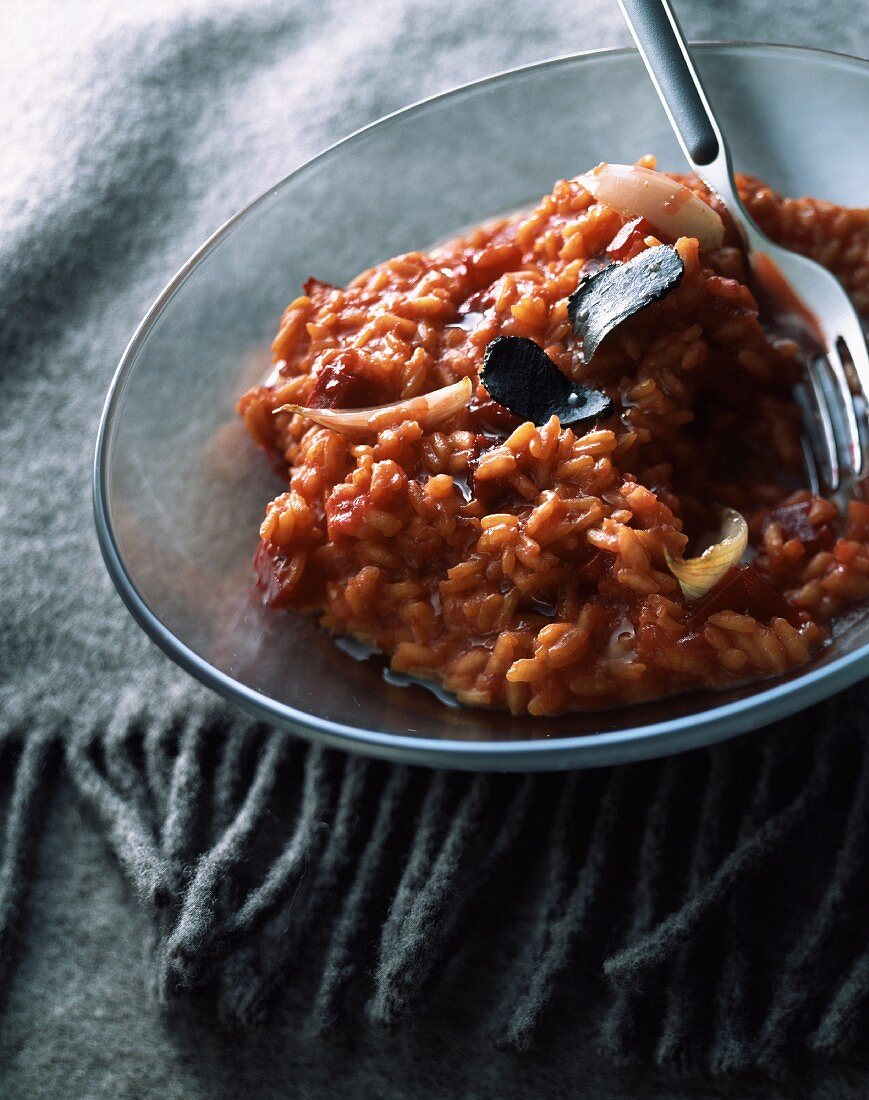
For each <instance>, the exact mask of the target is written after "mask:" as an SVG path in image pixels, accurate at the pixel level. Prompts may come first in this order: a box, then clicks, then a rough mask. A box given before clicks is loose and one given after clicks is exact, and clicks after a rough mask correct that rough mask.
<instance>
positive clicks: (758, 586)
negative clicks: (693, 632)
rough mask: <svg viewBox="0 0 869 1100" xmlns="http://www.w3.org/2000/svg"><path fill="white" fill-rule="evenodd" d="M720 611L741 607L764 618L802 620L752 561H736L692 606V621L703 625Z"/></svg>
mask: <svg viewBox="0 0 869 1100" xmlns="http://www.w3.org/2000/svg"><path fill="white" fill-rule="evenodd" d="M718 611H738V612H740V613H741V614H743V615H753V616H754V618H755V619H758V620H759V621H760V622H763V623H768V622H769V621H770V619H773V618H780V619H785V620H786V621H787V622H789V623H790V624H791V626H798V625H799V622H800V618H799V615H798V614H797V611H796V609H795V608H794V607H793V606H792V605H791V604H789V603H788V601H787V600H786V599H785V598H784V596H783V595H782V594H781V593H780V592H777V591H776V590H775V589H774V588H773V587H772V585H771V584H769V583H768V582H767V581H765V580H764V579H763V577H762V576H761V575H760V573H758V571H757V570H756V569H755V568H754V566H752V565H736V566H734V567H733V568H732V569H730V570H728V572H727V573H725V574H724V576H723V577H722V578H721V580H720V581H719V582H718V584H716V585H715V586H714V587H713V588H710V590H709V591H708V592H707V593H706V595H705V596H704V597H703V598H702V599H700V600H698V601H697V602H696V603H695V604H694V605H693V607H692V609H691V613H690V615H689V623H690V625H691V626H692V627H699V626H701V625H702V624H703V623H705V622H706V620H707V619H708V618H709V616H710V615H714V614H716V613H717V612H718Z"/></svg>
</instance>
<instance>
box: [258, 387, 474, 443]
mask: <svg viewBox="0 0 869 1100" xmlns="http://www.w3.org/2000/svg"><path fill="white" fill-rule="evenodd" d="M473 392H474V384H473V382H472V381H471V379H470V378H462V379H461V380H460V381H458V382H453V383H451V384H450V385H449V386H444V387H443V388H442V389H439V390H432V392H431V393H425V394H421V395H420V396H419V397H408V398H405V400H404V401H397V402H395V403H394V404H391V405H375V406H374V407H373V408H368V409H314V408H309V407H307V406H305V405H281V406H280V407H279V408H277V409H275V413H279V412H291V413H298V414H299V415H300V416H305V417H307V418H308V420H313V421H314V423H315V424H319V425H320V426H321V427H323V428H331V429H332V430H333V431H336V432H340V433H341V434H342V435H346V436H349V437H350V438H351V439H362V438H364V437H365V436H368V435H376V434H377V433H378V432H380V431H383V429H384V428H388V427H389V426H390V425H392V424H398V423H400V422H401V421H404V420H416V421H418V422H419V425H420V427H422V428H425V429H426V430H427V429H429V428H433V427H435V425H437V424H439V423H440V422H441V421H442V420H447V419H448V418H449V417H451V416H452V415H453V414H454V413H457V412H458V411H459V409H462V408H464V407H465V406H466V405H467V404H468V402H469V401H470V400H471V396H472V394H473Z"/></svg>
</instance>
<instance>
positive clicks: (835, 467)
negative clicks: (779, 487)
mask: <svg viewBox="0 0 869 1100" xmlns="http://www.w3.org/2000/svg"><path fill="white" fill-rule="evenodd" d="M825 367H826V360H817V359H812V360H810V361H809V370H807V373H809V385H807V386H805V387H803V388H802V399H801V400H800V405H801V406H802V409H803V423H804V425H805V426H806V427H807V429H809V431H810V437H811V442H812V449H813V452H814V458H815V466H816V470H817V472H818V473H820V475H821V477H822V478H823V481H824V483H825V487H826V489H827V491H828V492H831V493H835V492H836V489H837V488H838V487H839V480H840V474H839V454H838V448H837V447H836V430H835V427H834V423H833V416H832V415H831V411H829V405H828V401H827V390H828V389H829V386H828V383H827V376H828V374H829V372H828V371H827V370H826V368H825ZM810 477H811V471H810Z"/></svg>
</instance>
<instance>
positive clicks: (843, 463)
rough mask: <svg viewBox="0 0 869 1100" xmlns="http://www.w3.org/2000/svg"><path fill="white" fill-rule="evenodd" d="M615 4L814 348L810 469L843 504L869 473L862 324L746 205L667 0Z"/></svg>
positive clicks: (756, 268)
mask: <svg viewBox="0 0 869 1100" xmlns="http://www.w3.org/2000/svg"><path fill="white" fill-rule="evenodd" d="M618 2H619V6H620V7H621V9H622V13H623V14H624V17H625V19H626V20H627V23H628V26H629V27H630V30H631V34H632V35H633V36H634V41H635V42H636V44H637V48H638V49H639V51H640V54H641V56H642V58H643V61H644V62H645V65H646V68H647V69H648V72H649V76H651V78H652V82H653V84H654V85H655V89H656V90H657V92H658V96H659V97H660V99H661V102H662V104H663V105H664V110H665V111H666V112H667V117H668V118H669V119H670V123H671V125H672V127H673V129H674V131H675V132H676V137H677V138H678V139H679V144H680V145H681V146H682V149H683V151H684V153H685V156H686V157H687V158H688V162H689V164H690V165H691V167H692V168H693V169H694V171H695V172H696V173H697V175H698V176H699V177H700V178H701V179H702V180H703V181H704V182H705V183H706V184H707V186H709V187H710V188H711V189H712V190H713V191H714V192H715V193H716V194H717V195H718V196H719V197H720V198H721V199H722V201H723V202H724V205H725V206H726V207H727V209H728V211H729V213H730V215H731V217H732V218H733V221H734V223H735V224H736V228H737V230H738V231H739V233H740V234H741V236H742V239H743V242H744V244H745V248H746V253H747V257H748V260H749V263H750V265H751V270H752V273H753V275H754V279H755V283H756V285H757V286H758V287H759V288H760V289H761V290H762V291H765V292H766V296H767V297H769V298H771V299H772V300H773V301H774V302H775V303H776V305H777V306H778V307H779V309H782V308H784V309H786V310H787V312H789V313H790V315H791V316H790V318H789V320H790V321H791V323H792V324H793V325H794V327H796V328H798V329H799V331H800V335H801V338H802V339H801V342H802V343H803V344H804V346H805V347H806V348H807V349H813V354H812V355H811V359H810V362H809V367H808V372H807V379H806V383H805V384H804V385H802V386H801V387H800V388H799V389H798V392H797V399H798V401H799V402H800V405H801V408H802V412H803V420H804V424H805V427H806V435H805V436H804V442H803V449H804V452H805V456H806V467H807V472H808V475H809V481H810V484H811V487H812V489H813V491H815V492H818V491H819V490H820V491H823V492H825V493H827V494H830V495H833V494H835V495H837V496H838V497H840V498H841V499H844V498H846V497H847V496H848V495H850V494H851V493H852V492H853V490H854V487H855V484H856V481H857V479H858V478H859V477H861V475H862V474H863V473H864V471H865V472H867V473H869V421H867V411H869V400H867V394H869V352H867V348H866V340H865V338H864V336H863V329H862V327H861V323H860V318H859V317H858V315H857V312H856V310H855V309H854V306H853V305H852V303H851V300H850V298H849V297H848V295H847V293H846V292H845V289H844V288H843V287H842V285H841V284H840V283H839V281H838V280H837V279H836V277H835V276H834V275H832V274H830V272H828V271H826V270H825V269H824V268H823V267H821V266H820V264H816V263H815V262H814V260H809V259H807V258H806V257H805V256H800V255H798V254H797V253H796V252H791V251H790V250H789V249H787V248H782V247H781V246H780V245H778V244H776V243H775V242H774V241H771V240H770V239H769V237H767V236H766V234H765V233H763V232H762V231H761V230H760V228H759V227H758V225H757V223H756V222H755V221H754V220H753V219H752V217H751V215H750V214H749V213H748V211H747V210H746V209H745V207H744V206H743V204H742V200H741V199H740V198H739V195H738V193H737V190H736V185H735V184H734V182H733V171H732V169H731V165H730V155H729V152H728V149H727V143H726V142H725V140H724V136H723V134H722V132H721V127H720V126H719V125H718V122H717V121H716V119H715V116H714V114H713V113H712V108H711V107H710V106H709V100H708V98H707V96H706V92H705V91H704V88H703V85H702V84H701V82H700V78H699V76H698V75H697V70H696V68H695V66H694V62H693V60H692V58H691V54H690V51H689V49H688V44H687V42H686V41H685V37H684V35H683V33H682V28H681V27H680V26H679V23H678V20H677V19H676V16H675V13H674V12H673V9H672V7H671V6H670V4H669V2H668V0H618ZM782 279H783V283H782Z"/></svg>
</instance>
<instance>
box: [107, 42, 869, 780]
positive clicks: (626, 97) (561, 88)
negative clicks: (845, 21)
mask: <svg viewBox="0 0 869 1100" xmlns="http://www.w3.org/2000/svg"><path fill="white" fill-rule="evenodd" d="M697 57H698V62H699V65H700V68H701V70H702V73H703V76H704V77H705V79H706V81H707V82H708V85H709V88H710V90H711V94H712V100H713V102H714V103H715V106H716V110H717V111H718V113H719V117H720V118H721V120H722V122H723V124H724V127H725V129H726V132H727V134H728V136H729V138H730V141H731V144H732V147H733V153H734V158H735V162H736V165H737V167H738V168H739V169H742V170H746V171H750V172H753V173H755V174H757V175H759V176H761V177H762V178H764V179H765V180H767V181H768V182H769V183H770V184H772V185H773V186H774V187H776V188H779V189H781V190H782V191H784V192H785V193H786V194H789V195H804V194H810V195H816V196H820V197H823V198H827V199H831V200H833V201H837V202H841V203H846V204H851V205H864V204H865V203H866V201H867V195H866V179H867V172H866V168H867V165H866V163H865V155H862V154H861V146H860V142H859V135H860V134H861V133H863V132H864V127H865V121H866V118H867V117H869V64H867V63H866V62H861V61H858V60H854V59H850V58H844V57H839V56H836V55H832V54H824V53H819V52H815V51H811V50H805V49H797V48H791V47H779V46H763V45H748V44H709V45H704V46H701V47H698V49H697ZM645 152H654V153H655V154H656V155H657V156H658V158H659V163H660V164H661V165H662V166H663V167H665V168H668V169H676V170H679V169H681V168H684V162H683V160H682V158H681V154H680V152H679V149H678V146H677V144H676V141H675V139H674V137H673V134H672V132H671V130H670V127H669V125H668V123H667V120H666V118H665V116H664V114H663V111H662V109H661V107H660V105H659V103H658V100H657V97H656V96H655V93H654V91H653V89H652V87H651V85H650V83H649V80H648V77H647V76H646V74H645V71H644V69H643V66H642V64H641V62H640V60H639V58H638V56H637V55H636V53H635V52H634V51H633V50H611V51H603V52H598V53H591V54H581V55H578V56H575V57H568V58H563V59H560V60H555V61H548V62H545V63H543V64H540V65H533V66H530V67H528V68H524V69H518V70H515V71H513V72H509V73H506V74H503V75H501V76H495V77H492V78H490V79H488V80H484V81H481V82H479V83H476V84H471V85H468V86H467V87H463V88H459V89H457V90H455V91H452V92H449V93H448V94H446V95H442V96H438V97H436V98H434V99H431V100H428V101H426V102H424V103H421V104H418V105H416V106H414V107H410V108H408V109H406V110H404V111H400V112H398V113H397V114H395V115H392V116H390V117H389V118H386V119H383V120H382V121H380V122H378V123H375V124H374V125H372V126H369V127H368V128H366V129H364V130H362V131H360V132H358V133H356V134H354V135H353V136H351V137H349V138H347V139H346V140H345V141H342V142H340V143H339V144H338V145H336V146H334V147H333V148H331V149H329V150H327V151H326V152H325V153H322V154H321V155H320V156H318V157H316V158H315V159H314V160H312V161H310V162H309V163H308V164H306V165H305V166H304V167H302V168H300V169H299V170H298V171H296V172H294V173H293V174H292V175H291V176H289V177H287V179H285V180H284V181H283V182H282V183H280V184H278V185H277V186H276V187H273V188H272V189H271V190H269V191H267V192H266V193H265V194H264V195H263V196H262V197H261V198H259V199H257V200H256V202H254V203H252V204H251V205H250V206H248V207H247V208H246V209H245V210H243V211H242V212H241V213H240V214H238V215H236V216H235V217H234V218H233V219H232V220H231V221H229V222H228V223H227V224H226V225H225V226H223V228H222V229H220V230H219V231H218V232H217V233H216V234H215V235H214V236H213V237H212V238H211V239H210V240H209V241H208V242H207V243H206V244H205V245H204V246H203V247H202V248H201V249H200V250H199V252H197V253H196V255H195V256H194V257H193V258H192V259H191V260H190V261H189V262H188V263H187V264H186V265H185V267H184V268H183V269H182V270H181V271H180V272H179V273H178V275H176V277H175V278H174V279H173V280H172V282H171V283H170V284H169V286H168V287H167V289H166V290H165V291H164V293H163V294H162V295H161V296H160V298H159V299H158V301H157V302H156V303H155V305H154V306H153V308H152V309H151V311H150V312H149V314H148V316H147V317H146V318H145V320H144V321H143V322H142V325H141V326H140V328H139V330H138V332H137V333H136V334H135V336H134V337H133V339H132V341H131V343H130V346H129V347H128V348H127V350H126V352H125V353H124V356H123V359H122V360H121V363H120V365H119V367H118V371H117V374H116V376H115V379H114V382H113V384H112V388H111V391H110V393H109V396H108V400H107V402H106V408H105V412H104V415H103V420H102V424H101V426H100V432H99V438H98V440H97V452H96V464H95V477H94V499H95V511H96V520H97V530H98V534H99V538H100V544H101V547H102V550H103V554H104V556H105V560H106V563H107V565H108V568H109V572H110V573H111V575H112V578H113V580H114V582H115V584H116V585H117V587H118V590H119V592H120V593H121V596H122V597H123V599H124V601H125V602H126V604H127V606H128V607H129V609H130V611H131V612H132V614H133V615H134V617H135V618H136V620H137V621H138V622H139V623H140V624H141V626H142V627H143V628H144V629H145V630H146V631H147V632H148V634H149V635H150V636H151V638H153V640H154V641H155V642H156V643H157V644H158V645H159V646H161V647H162V648H163V649H164V650H165V651H166V653H168V654H169V656H170V657H172V658H173V659H174V660H175V661H177V662H178V663H179V664H180V665H181V666H182V667H183V668H185V669H187V671H188V672H190V673H192V674H193V675H194V676H197V677H198V678H199V679H201V680H202V681H204V682H205V683H206V684H208V685H209V686H210V687H212V688H214V689H215V690H217V691H219V692H220V693H221V694H223V695H225V696H226V697H228V698H229V699H232V700H234V701H235V702H236V703H238V704H239V705H240V706H241V707H243V708H244V709H245V710H247V711H249V712H251V713H253V714H255V715H257V716H259V717H261V718H263V719H266V720H268V721H270V722H273V723H276V724H279V725H283V726H286V727H289V728H290V729H292V730H294V731H296V732H298V733H299V734H302V735H303V736H305V737H309V738H311V739H314V740H319V741H323V742H326V743H329V744H333V745H339V746H341V747H344V748H352V749H356V750H359V751H363V752H367V753H370V754H374V755H378V756H383V757H390V758H393V759H403V760H412V761H417V762H422V763H426V764H431V765H437V766H449V767H464V768H485V769H498V770H506V769H514V770H517V769H546V768H567V767H586V766H592V765H600V764H611V763H614V762H617V761H623V760H636V759H641V758H644V757H651V756H659V755H663V754H666V753H672V752H677V751H680V750H682V749H687V748H690V747H692V746H696V745H701V744H709V743H712V742H714V741H717V740H721V739H722V738H725V737H728V736H730V735H733V734H735V733H739V732H741V731H744V730H747V729H754V728H757V727H759V726H762V725H764V724H766V723H768V722H771V721H773V720H774V719H776V718H780V717H782V716H783V715H786V714H788V713H792V712H793V711H796V710H797V709H799V708H802V707H805V706H808V705H809V704H810V703H812V702H815V701H816V700H818V699H821V698H823V697H824V696H826V695H829V694H830V693H831V692H834V691H837V690H840V689H841V688H844V687H845V686H846V685H848V684H850V683H852V682H853V681H855V680H857V679H859V678H860V677H862V676H864V675H866V674H867V672H869V616H867V615H866V614H863V613H855V614H852V615H851V616H850V617H849V618H848V619H847V620H846V621H843V622H842V623H840V624H839V626H838V629H837V632H836V636H835V638H834V640H833V642H832V644H830V645H829V646H827V647H826V648H825V649H824V650H823V652H822V653H821V654H819V656H818V657H817V658H816V659H815V660H814V661H813V662H812V663H811V664H810V665H809V666H808V667H807V668H806V669H804V670H802V671H798V672H795V673H793V674H791V675H789V676H786V677H784V678H779V679H775V680H767V681H764V682H761V683H755V684H752V685H749V686H747V687H741V688H738V689H734V690H731V691H726V692H717V693H706V694H693V695H683V696H678V697H673V698H669V699H664V700H662V701H660V702H656V703H653V704H649V705H645V706H634V707H630V708H622V709H619V710H609V711H603V712H594V713H584V714H571V715H567V716H564V717H560V718H514V717H511V716H510V715H509V714H506V713H502V712H500V711H484V710H477V709H468V708H454V707H448V706H445V705H444V704H443V703H441V702H439V701H438V699H436V698H435V697H434V696H433V695H431V694H430V693H429V692H427V691H426V690H424V689H422V688H420V687H410V688H402V687H396V686H392V685H390V684H388V683H386V682H384V680H383V677H382V671H381V666H379V665H375V664H373V663H372V662H359V661H354V660H353V659H352V658H351V657H349V656H347V655H346V654H345V653H343V652H342V651H341V650H340V649H338V648H337V647H336V645H335V643H334V642H333V641H332V640H331V639H330V638H329V637H327V636H326V635H325V634H324V633H323V632H321V631H320V630H319V629H318V628H317V627H316V626H315V624H314V623H313V622H312V621H311V620H309V619H306V618H303V617H301V616H298V615H293V614H289V613H275V612H270V611H266V610H264V609H263V608H261V607H260V606H259V605H258V603H257V601H256V599H255V598H254V597H253V595H252V592H251V580H252V573H251V561H252V558H253V554H254V551H255V549H256V545H257V528H258V525H259V522H260V520H261V518H262V515H263V511H264V508H265V505H266V503H267V502H268V501H269V500H270V499H271V498H272V497H273V496H274V495H275V494H276V493H277V492H280V491H281V488H282V486H281V483H280V482H279V481H278V480H277V479H276V478H275V477H274V476H273V475H272V474H271V473H270V472H269V470H268V468H267V465H266V462H265V460H264V458H263V456H262V454H261V453H260V452H259V451H257V450H256V448H255V447H254V446H253V444H252V443H250V441H249V440H248V438H247V436H246V434H245V432H244V431H243V429H242V426H241V424H240V422H239V420H238V418H237V416H236V414H235V411H234V405H235V402H236V400H237V398H238V396H239V395H240V394H241V393H242V392H243V391H244V389H245V388H246V387H247V386H249V385H251V384H253V383H255V382H257V381H259V380H261V379H262V378H264V377H265V375H266V374H267V373H268V370H269V365H270V364H269V352H268V349H269V344H270V342H271V340H272V337H273V335H274V333H275V331H276V326H277V323H278V319H279V317H280V315H281V312H282V310H283V308H284V306H285V305H286V303H287V302H288V301H289V300H290V299H291V298H293V297H294V296H295V295H296V294H297V293H298V292H299V287H300V285H301V283H302V282H304V280H305V279H307V278H308V277H309V276H310V275H316V276H317V277H318V278H321V279H325V280H327V281H329V282H333V283H339V284H340V283H344V282H346V281H347V280H348V279H350V278H352V277H353V276H354V275H355V274H357V273H358V272H359V271H361V270H362V269H364V268H366V267H369V266H370V265H372V264H374V263H376V262H378V261H379V260H383V259H386V258H387V257H389V256H392V255H394V254H396V253H400V252H405V251H408V250H410V249H415V248H421V247H425V246H426V245H428V244H430V243H432V242H436V241H440V240H443V239H444V238H446V237H449V236H451V235H452V234H453V233H455V232H456V231H457V230H459V229H461V228H463V227H466V226H469V225H473V224H476V223H478V222H481V221H484V220H485V219H487V218H489V217H492V216H493V215H495V214H498V213H500V212H502V211H505V210H514V209H517V208H519V207H521V206H523V205H526V204H528V203H531V202H533V201H535V200H536V199H537V198H538V197H539V196H540V195H542V194H544V193H546V192H547V191H549V190H550V188H551V186H552V184H553V182H554V181H555V180H556V179H558V178H560V177H564V176H570V175H574V174H576V173H578V172H581V171H583V170H585V169H587V168H589V167H591V166H593V165H595V164H597V163H598V162H599V161H601V160H607V161H616V162H620V161H621V162H624V161H632V160H634V159H636V158H637V157H638V156H640V155H641V154H643V153H645Z"/></svg>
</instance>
